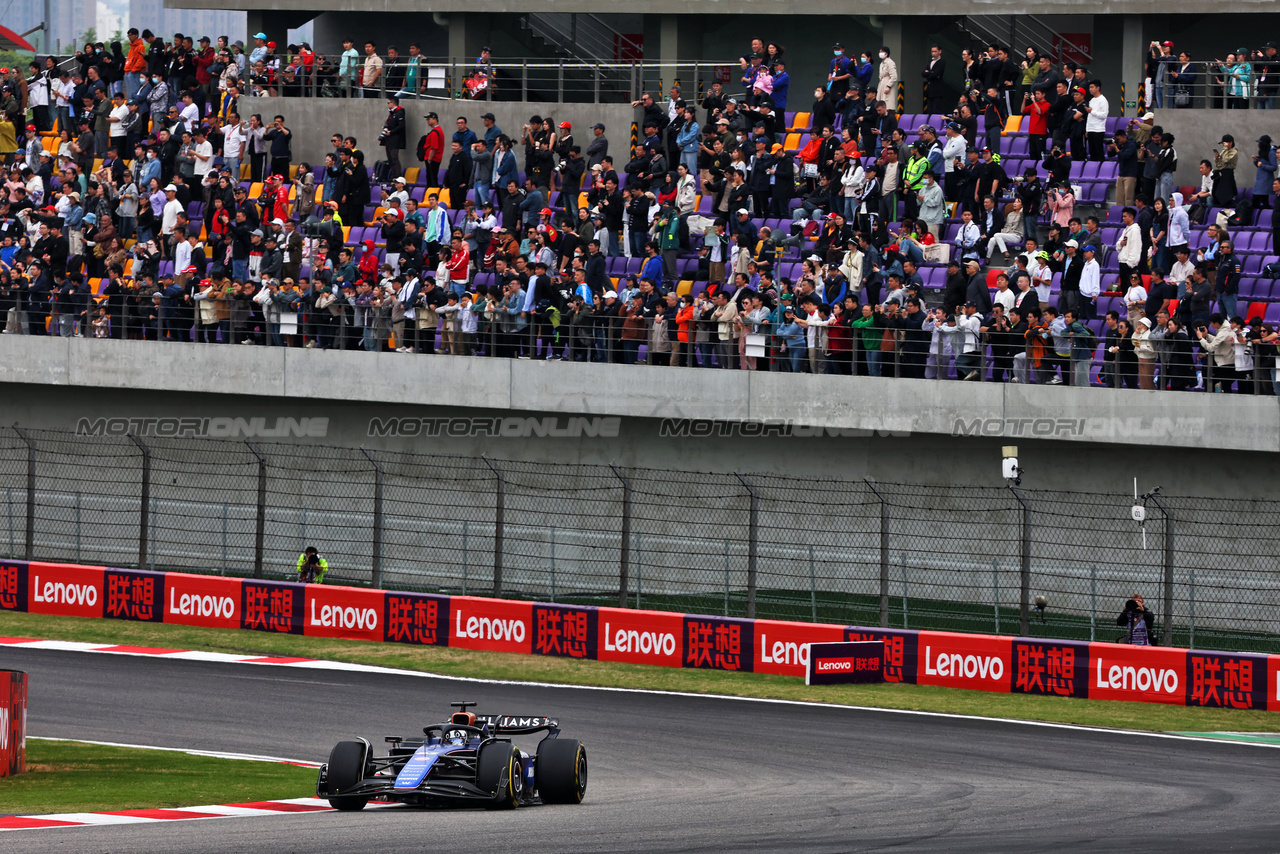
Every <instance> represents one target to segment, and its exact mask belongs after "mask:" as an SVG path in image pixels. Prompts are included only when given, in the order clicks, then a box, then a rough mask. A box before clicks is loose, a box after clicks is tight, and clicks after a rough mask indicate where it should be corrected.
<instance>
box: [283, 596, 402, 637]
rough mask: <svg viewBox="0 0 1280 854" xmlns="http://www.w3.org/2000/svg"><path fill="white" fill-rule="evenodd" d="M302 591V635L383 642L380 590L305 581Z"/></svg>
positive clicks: (381, 597)
mask: <svg viewBox="0 0 1280 854" xmlns="http://www.w3.org/2000/svg"><path fill="white" fill-rule="evenodd" d="M304 595H305V597H306V604H305V607H304V608H303V612H302V619H303V622H302V633H303V634H304V635H307V636H308V637H320V638H348V639H350V640H363V641H374V642H377V643H381V642H382V640H383V626H384V623H383V621H382V613H383V598H384V597H385V596H386V594H385V593H384V592H383V591H381V590H363V589H359V588H352V587H326V586H324V585H323V584H307V585H305V592H304Z"/></svg>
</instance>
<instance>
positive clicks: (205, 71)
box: [196, 47, 217, 86]
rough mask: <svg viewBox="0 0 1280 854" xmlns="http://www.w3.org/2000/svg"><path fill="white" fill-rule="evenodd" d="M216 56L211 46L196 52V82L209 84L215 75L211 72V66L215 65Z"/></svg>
mask: <svg viewBox="0 0 1280 854" xmlns="http://www.w3.org/2000/svg"><path fill="white" fill-rule="evenodd" d="M216 58H217V54H216V53H214V51H213V48H211V47H207V48H205V49H204V50H202V51H200V52H199V53H197V54H196V82H197V83H199V84H200V85H201V86H207V85H209V81H211V80H213V75H211V74H210V73H209V66H210V65H213V60H214V59H216Z"/></svg>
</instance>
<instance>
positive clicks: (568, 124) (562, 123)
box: [560, 122, 573, 128]
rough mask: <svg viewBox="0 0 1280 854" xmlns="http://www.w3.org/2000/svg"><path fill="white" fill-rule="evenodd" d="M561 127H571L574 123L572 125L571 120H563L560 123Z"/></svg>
mask: <svg viewBox="0 0 1280 854" xmlns="http://www.w3.org/2000/svg"><path fill="white" fill-rule="evenodd" d="M560 127H562V128H571V127H573V125H572V124H570V123H569V122H561V123H560Z"/></svg>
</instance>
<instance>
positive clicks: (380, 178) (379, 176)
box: [373, 160, 391, 184]
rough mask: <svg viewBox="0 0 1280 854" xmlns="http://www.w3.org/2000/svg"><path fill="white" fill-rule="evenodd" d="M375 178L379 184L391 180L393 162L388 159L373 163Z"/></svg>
mask: <svg viewBox="0 0 1280 854" xmlns="http://www.w3.org/2000/svg"><path fill="white" fill-rule="evenodd" d="M373 180H374V181H377V182H378V183H379V184H386V183H389V182H390V181H391V164H390V163H388V162H387V161H386V160H379V161H378V162H376V163H374V164H373Z"/></svg>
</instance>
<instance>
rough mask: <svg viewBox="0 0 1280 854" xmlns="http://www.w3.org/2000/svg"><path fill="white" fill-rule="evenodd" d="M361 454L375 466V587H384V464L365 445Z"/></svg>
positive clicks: (361, 447) (361, 449)
mask: <svg viewBox="0 0 1280 854" xmlns="http://www.w3.org/2000/svg"><path fill="white" fill-rule="evenodd" d="M360 451H361V453H363V454H364V456H365V459H367V460H368V461H369V462H370V463H371V464H372V465H373V586H374V587H381V586H382V463H380V462H378V460H377V458H376V457H374V455H373V452H371V451H370V450H369V449H368V448H366V447H364V446H363V445H361V446H360Z"/></svg>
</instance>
